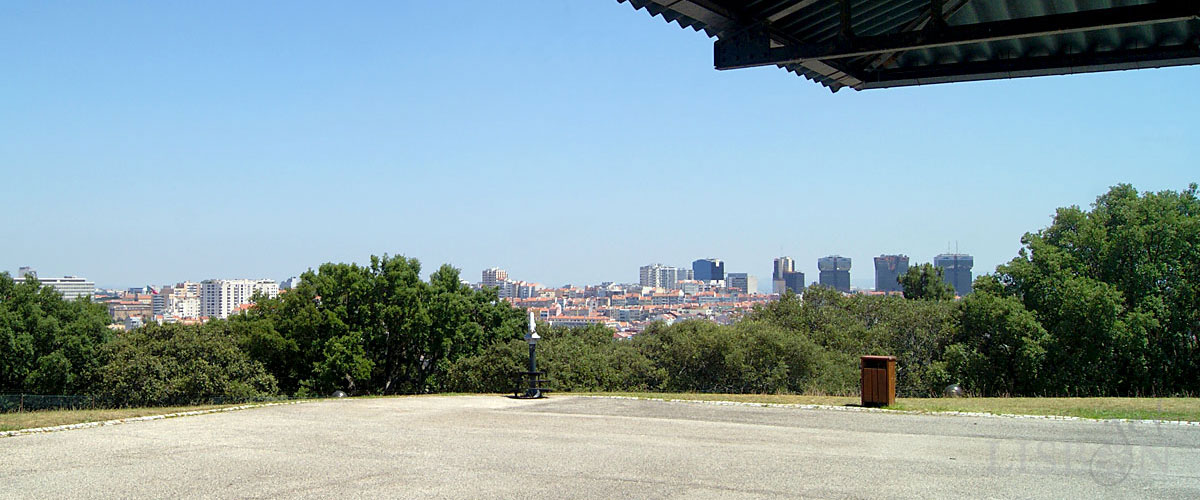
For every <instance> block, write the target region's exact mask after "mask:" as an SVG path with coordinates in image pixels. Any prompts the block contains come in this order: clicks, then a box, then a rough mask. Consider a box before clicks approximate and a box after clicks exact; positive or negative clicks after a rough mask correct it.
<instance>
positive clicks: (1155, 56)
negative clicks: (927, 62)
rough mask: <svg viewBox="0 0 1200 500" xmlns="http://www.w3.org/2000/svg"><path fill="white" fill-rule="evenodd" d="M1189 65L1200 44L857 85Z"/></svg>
mask: <svg viewBox="0 0 1200 500" xmlns="http://www.w3.org/2000/svg"><path fill="white" fill-rule="evenodd" d="M1188 64H1200V46H1198V45H1197V44H1196V43H1194V42H1193V43H1189V44H1186V45H1179V46H1174V47H1166V48H1163V47H1151V48H1146V49H1134V50H1118V51H1111V52H1099V53H1097V52H1089V53H1082V54H1063V55H1056V56H1043V57H1034V58H1017V59H1009V60H1000V61H978V62H965V63H954V64H939V65H933V66H923V67H918V68H909V69H894V70H883V71H875V72H869V73H863V74H861V75H860V78H862V80H863V83H862V84H861V85H859V86H856V87H855V88H856V89H858V90H864V89H879V88H889V87H905V86H911V85H928V84H934V83H945V82H950V81H955V82H958V81H970V80H992V79H998V78H1019V77H1028V76H1045V75H1059V74H1072V73H1088V72H1099V71H1115V70H1126V69H1142V68H1158V67H1167V66H1183V65H1188ZM1073 68H1078V69H1073Z"/></svg>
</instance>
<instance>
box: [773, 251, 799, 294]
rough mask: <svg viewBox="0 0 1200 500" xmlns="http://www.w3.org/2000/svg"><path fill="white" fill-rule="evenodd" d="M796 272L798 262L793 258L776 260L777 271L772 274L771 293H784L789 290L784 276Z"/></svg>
mask: <svg viewBox="0 0 1200 500" xmlns="http://www.w3.org/2000/svg"><path fill="white" fill-rule="evenodd" d="M795 271H796V261H795V260H794V259H792V258H791V257H779V258H777V259H775V270H774V271H773V272H772V273H771V293H783V291H784V290H786V289H787V283H785V282H784V276H786V275H787V274H788V273H793V272H795Z"/></svg>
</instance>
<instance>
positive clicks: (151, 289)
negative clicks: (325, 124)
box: [16, 253, 974, 338]
mask: <svg viewBox="0 0 1200 500" xmlns="http://www.w3.org/2000/svg"><path fill="white" fill-rule="evenodd" d="M874 263H875V288H874V289H873V290H862V289H853V288H852V287H851V286H850V272H851V268H852V267H853V262H852V260H851V259H850V258H849V257H843V256H840V255H830V256H827V257H821V258H819V259H817V271H818V279H817V280H816V281H815V282H813V283H809V282H807V281H806V280H805V274H804V273H803V272H801V271H797V270H796V261H795V259H793V258H791V257H786V256H784V257H778V258H776V259H775V260H774V263H773V271H772V274H771V293H769V294H766V293H759V291H758V278H757V277H756V276H753V275H751V274H748V273H735V272H729V273H727V272H726V270H725V263H724V262H723V261H722V260H721V259H717V258H704V259H697V260H695V261H693V262H692V265H691V268H686V267H675V266H669V265H665V264H661V263H654V264H648V265H645V266H641V267H640V268H639V269H638V281H637V282H636V283H616V282H603V283H599V284H595V285H586V286H583V287H578V286H572V285H564V286H562V287H558V288H551V287H546V286H544V285H542V284H540V283H535V282H529V281H524V280H516V279H512V278H510V277H509V275H508V272H507V271H505V270H504V269H501V268H498V267H493V268H490V269H485V270H483V272H482V274H481V276H480V281H478V282H475V283H471V282H469V281H467V280H463V283H464V284H465V285H468V286H471V287H473V288H475V289H480V290H481V289H494V290H495V291H496V293H497V294H498V296H499V297H500V298H501V299H503V300H506V301H508V302H510V303H511V304H513V305H514V306H517V307H522V308H527V309H529V310H532V311H533V312H534V313H535V314H536V315H537V317H538V318H540V319H541V320H542V321H544V322H546V323H547V324H549V325H550V326H565V327H578V326H587V325H603V326H605V327H608V328H611V329H612V330H613V331H614V336H615V337H617V338H625V337H629V336H632V335H636V334H637V333H638V332H641V331H642V330H644V329H645V328H646V326H647V325H649V324H650V323H653V322H656V321H661V322H664V323H667V324H673V323H675V322H677V321H682V320H687V319H705V320H708V321H713V322H716V323H720V324H729V323H732V322H735V321H737V320H738V319H739V318H740V317H741V316H743V315H744V314H745V313H746V312H748V311H750V310H751V309H752V308H753V307H754V306H755V305H756V304H762V303H766V302H770V301H773V300H777V299H778V298H779V296H780V295H781V294H783V293H786V292H788V291H791V292H793V293H797V294H802V293H803V292H804V289H805V288H807V287H808V286H809V285H810V284H816V285H820V286H824V287H829V288H832V289H835V290H838V291H840V292H843V293H865V294H898V293H902V289H901V286H900V283H899V277H900V276H902V275H903V274H905V273H906V272H908V267H909V258H908V256H906V255H900V254H893V255H880V256H878V257H875V258H874ZM933 265H934V266H936V267H938V268H940V269H941V270H942V272H943V279H944V280H945V282H946V283H948V284H950V285H951V286H953V287H954V290H955V293H956V294H957V295H958V296H964V295H967V294H968V293H971V281H972V278H973V276H972V271H971V269H972V267H973V266H974V259H973V257H972V256H970V255H967V254H962V253H945V254H940V255H937V256H935V257H934V259H933ZM26 276H29V277H33V278H36V279H38V281H39V282H41V284H42V285H44V286H47V287H50V288H53V289H55V290H56V291H58V292H59V293H62V294H63V297H64V298H66V299H69V300H74V299H77V298H79V297H85V296H91V297H92V300H93V301H95V302H99V303H103V304H106V305H107V307H108V313H109V316H110V317H111V318H112V320H113V325H112V326H111V327H112V328H114V329H118V330H133V329H136V328H139V327H141V326H143V325H145V324H146V323H148V322H151V321H153V322H156V323H159V324H163V323H183V324H194V323H203V322H205V321H208V320H209V319H212V318H220V319H225V318H228V317H229V316H231V315H235V314H239V313H241V312H244V311H245V310H247V309H249V308H250V307H252V298H253V297H254V296H255V295H262V296H266V297H271V298H275V297H278V296H279V294H280V293H286V292H287V291H288V290H289V289H291V288H294V287H295V286H296V285H298V284H299V278H296V277H293V278H289V279H286V280H283V281H282V282H277V281H275V280H270V279H208V280H203V281H200V282H192V281H182V282H177V283H174V284H170V285H163V286H150V285H147V286H144V287H137V288H127V289H120V290H114V289H98V288H96V285H95V283H93V282H91V281H88V280H87V279H85V278H81V277H78V276H63V277H42V276H38V274H37V271H36V270H35V269H33V268H31V267H22V268H20V269H18V270H17V273H16V277H17V278H18V279H20V278H23V277H26Z"/></svg>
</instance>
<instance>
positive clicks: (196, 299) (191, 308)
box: [150, 281, 201, 318]
mask: <svg viewBox="0 0 1200 500" xmlns="http://www.w3.org/2000/svg"><path fill="white" fill-rule="evenodd" d="M200 290H201V284H200V283H193V282H191V281H185V282H183V283H178V284H176V285H174V286H164V287H162V288H161V289H160V290H159V291H158V293H156V294H154V296H152V297H151V298H150V304H151V306H152V307H153V309H154V314H155V315H156V316H164V317H168V318H170V317H175V318H199V317H200Z"/></svg>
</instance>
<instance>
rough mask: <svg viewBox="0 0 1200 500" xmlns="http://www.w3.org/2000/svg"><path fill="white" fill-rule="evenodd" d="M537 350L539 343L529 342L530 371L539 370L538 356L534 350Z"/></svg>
mask: <svg viewBox="0 0 1200 500" xmlns="http://www.w3.org/2000/svg"><path fill="white" fill-rule="evenodd" d="M536 350H537V344H529V373H533V372H536V371H537V358H536V357H535V355H534V352H535V351H536Z"/></svg>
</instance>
